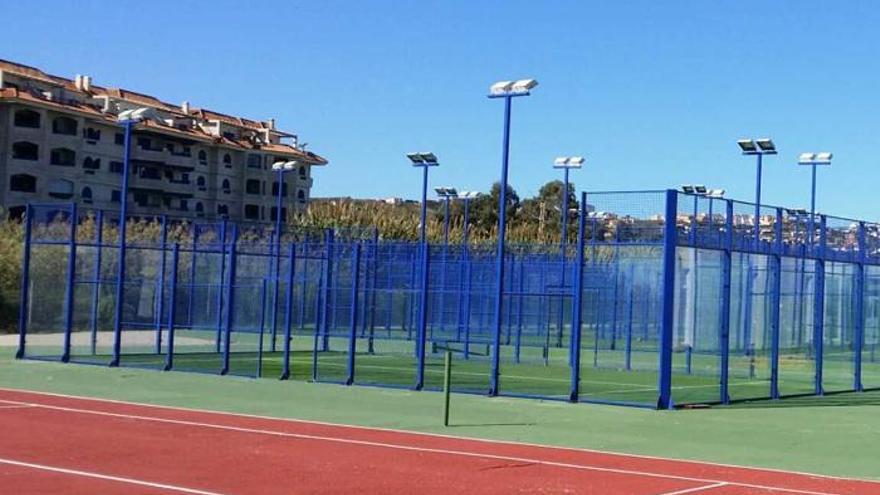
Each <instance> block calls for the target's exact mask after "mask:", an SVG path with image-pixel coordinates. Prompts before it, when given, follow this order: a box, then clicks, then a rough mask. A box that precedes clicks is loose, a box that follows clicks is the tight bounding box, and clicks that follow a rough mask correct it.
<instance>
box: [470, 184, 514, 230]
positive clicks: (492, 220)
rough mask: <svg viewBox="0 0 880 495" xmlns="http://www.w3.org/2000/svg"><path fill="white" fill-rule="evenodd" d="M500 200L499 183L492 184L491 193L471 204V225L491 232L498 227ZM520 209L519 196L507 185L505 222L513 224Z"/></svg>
mask: <svg viewBox="0 0 880 495" xmlns="http://www.w3.org/2000/svg"><path fill="white" fill-rule="evenodd" d="M500 200H501V183H499V182H496V183H494V184H492V192H491V193H490V194H486V195H483V196H480V197H479V198H477V199H475V200H474V201H472V202H471V223H472V224H473V225H475V226H477V227H478V228H482V229H485V230H492V229H493V228H494V227H496V226H497V225H498V202H499V201H500ZM519 208H520V199H519V194H517V192H516V189H514V188H513V187H512V186H511V185H510V184H508V185H507V221H508V223H513V222H515V221H516V216H517V214H518V212H519Z"/></svg>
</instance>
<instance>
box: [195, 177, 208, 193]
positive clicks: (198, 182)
mask: <svg viewBox="0 0 880 495" xmlns="http://www.w3.org/2000/svg"><path fill="white" fill-rule="evenodd" d="M196 186H198V188H199V191H204V190H205V189H207V186H205V177H204V176H201V175H200V176H199V177H198V178H197V179H196Z"/></svg>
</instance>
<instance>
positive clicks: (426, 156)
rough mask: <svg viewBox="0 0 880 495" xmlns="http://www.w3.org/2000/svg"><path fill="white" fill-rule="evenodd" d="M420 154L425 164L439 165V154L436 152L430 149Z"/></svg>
mask: <svg viewBox="0 0 880 495" xmlns="http://www.w3.org/2000/svg"><path fill="white" fill-rule="evenodd" d="M419 156H420V157H421V159H422V161H423V162H424V163H425V165H437V155H435V154H434V153H431V152H429V151H422V152H421V153H419Z"/></svg>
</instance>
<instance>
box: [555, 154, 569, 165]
mask: <svg viewBox="0 0 880 495" xmlns="http://www.w3.org/2000/svg"><path fill="white" fill-rule="evenodd" d="M566 164H568V157H567V156H558V157H556V159H555V160H553V166H554V167H564V166H565V165H566Z"/></svg>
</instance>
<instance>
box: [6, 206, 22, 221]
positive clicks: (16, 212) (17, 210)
mask: <svg viewBox="0 0 880 495" xmlns="http://www.w3.org/2000/svg"><path fill="white" fill-rule="evenodd" d="M8 211H9V219H10V220H22V219H24V213H25V211H26V207H24V206H10V207H9V210H8Z"/></svg>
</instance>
